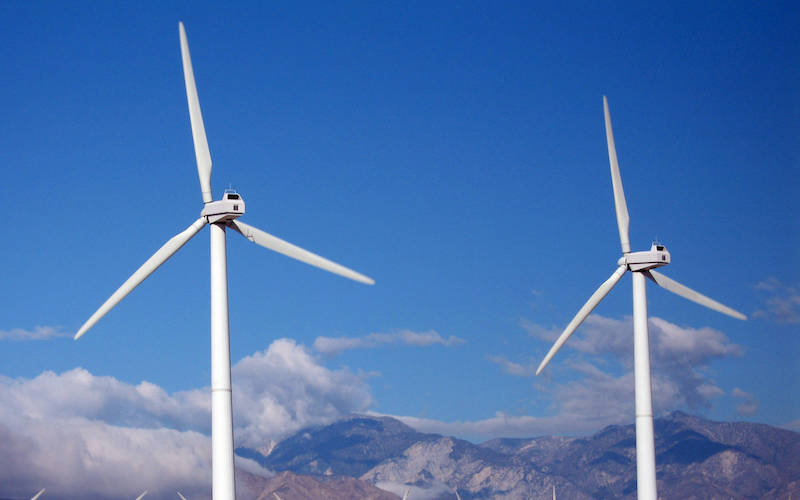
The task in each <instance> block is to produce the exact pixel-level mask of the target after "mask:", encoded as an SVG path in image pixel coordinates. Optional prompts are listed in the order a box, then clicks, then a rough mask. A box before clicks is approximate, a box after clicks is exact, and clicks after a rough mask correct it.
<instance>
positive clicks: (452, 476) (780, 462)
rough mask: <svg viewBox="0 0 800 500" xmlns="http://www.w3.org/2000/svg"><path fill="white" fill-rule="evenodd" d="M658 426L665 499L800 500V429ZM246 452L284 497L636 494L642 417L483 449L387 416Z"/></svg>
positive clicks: (681, 417) (665, 422) (668, 421)
mask: <svg viewBox="0 0 800 500" xmlns="http://www.w3.org/2000/svg"><path fill="white" fill-rule="evenodd" d="M655 431H656V455H657V456H656V460H657V477H658V488H659V497H662V498H684V499H701V498H702V499H713V498H720V499H722V498H725V499H729V498H743V499H751V498H752V499H756V498H764V499H773V498H774V499H778V498H781V499H783V498H789V496H790V495H794V496H796V497H798V498H800V434H798V433H796V432H792V431H788V430H784V429H778V428H775V427H770V426H767V425H763V424H751V423H723V422H713V421H709V420H705V419H702V418H699V417H693V416H690V415H686V414H684V413H680V412H675V413H672V414H670V415H668V416H666V417H664V418H660V419H657V420H656V428H655ZM237 453H238V454H240V455H243V456H247V457H250V458H253V459H255V460H257V461H259V462H260V463H261V464H262V465H264V466H265V467H268V468H270V469H272V470H276V471H288V472H291V473H293V474H294V475H287V474H279V475H278V476H276V478H282V479H280V480H281V481H284V483H283V486H281V487H285V488H286V489H285V490H282V491H285V492H286V494H287V496H284V495H283V494H282V493H281V490H276V491H278V494H279V495H281V498H283V499H284V500H290V499H291V498H309V499H315V498H339V497H337V496H333V493H330V492H327V490H326V492H325V493H321V492H322V489H323V487H322V486H320V487H319V488H320V489H318V490H314V489H313V488H312V489H308V490H303V491H307V493H305V494H306V495H307V496H302V494H301V493H297V494H295V493H291V494H292V495H295V496H288V495H289V492H290V491H292V492H294V491H301V486H300V485H299V483H300V482H301V481H307V480H314V481H317V482H318V483H319V484H322V485H324V487H329V488H333V489H334V490H335V489H336V488H339V487H342V488H346V489H347V490H348V494H349V495H351V496H348V497H347V498H351V499H356V498H364V499H366V498H382V497H376V496H369V495H373V494H375V493H374V492H371V491H370V492H367V491H366V489H365V490H364V491H363V492H360V490H359V488H364V487H362V486H361V484H362V483H363V482H366V483H369V484H371V485H376V486H378V487H380V488H383V489H387V490H391V491H394V492H395V493H397V492H401V491H404V489H405V487H406V486H405V485H413V486H414V487H415V489H414V490H413V492H414V494H415V495H416V497H415V498H417V499H420V500H421V499H423V498H426V499H440V500H444V499H451V498H455V493H454V492H455V489H456V488H457V489H458V492H459V494H460V495H461V498H463V499H464V500H467V499H477V498H496V499H509V500H511V499H531V498H550V495H551V488H552V486H555V487H556V490H557V492H558V498H559V499H589V498H628V499H633V498H635V497H636V460H635V435H634V428H633V425H627V426H611V427H607V428H606V429H603V430H602V431H600V432H598V433H597V434H595V435H593V436H589V437H583V438H562V437H538V438H531V439H494V440H491V441H487V442H485V443H482V444H480V445H476V444H473V443H470V442H467V441H463V440H460V439H456V438H452V437H446V436H440V435H436V434H423V433H420V432H417V431H415V430H413V429H411V428H410V427H408V426H406V425H404V424H403V423H401V422H399V421H397V420H395V419H391V418H387V417H383V418H373V417H365V416H355V417H351V418H348V419H344V420H341V421H338V422H336V423H334V424H332V425H330V426H325V427H318V428H313V429H306V430H304V431H301V432H299V433H297V434H296V435H294V436H291V437H290V438H288V439H286V440H284V441H282V442H281V443H279V444H278V445H277V446H276V447H275V448H274V449H273V450H272V451H271V453H269V455H266V456H265V455H262V454H260V453H258V452H257V451H254V450H247V449H239V450H237ZM297 474H302V475H305V476H298V475H297ZM307 476H314V477H307ZM342 476H345V477H348V478H351V480H352V481H355V478H358V479H360V480H361V481H355V482H353V483H350V484H348V485H347V486H345V483H344V482H342V483H337V481H344V479H342ZM273 480H275V478H273ZM292 485H296V486H297V487H296V488H295V487H294V486H292ZM273 486H274V485H273ZM292 488H294V489H292ZM314 491H319V492H320V495H322V496H315V495H316V493H313V492H314ZM296 495H301V496H296ZM387 495H389V496H387V497H386V498H396V497H395V496H393V495H391V494H389V493H387ZM264 498H267V497H264Z"/></svg>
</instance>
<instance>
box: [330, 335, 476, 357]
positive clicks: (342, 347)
mask: <svg viewBox="0 0 800 500" xmlns="http://www.w3.org/2000/svg"><path fill="white" fill-rule="evenodd" d="M463 343H464V340H463V339H461V338H458V337H456V336H454V335H451V336H450V337H448V338H444V337H442V336H441V335H439V333H438V332H436V331H435V330H428V331H427V332H415V331H411V330H399V331H396V332H392V333H370V334H369V335H366V336H363V337H317V338H316V339H315V340H314V349H315V350H316V351H317V352H320V353H322V354H325V355H327V356H335V355H337V354H339V353H341V352H343V351H347V350H350V349H365V348H375V347H381V346H384V345H390V344H400V345H411V346H416V347H427V346H431V345H437V344H438V345H443V346H446V347H450V346H454V345H458V344H463Z"/></svg>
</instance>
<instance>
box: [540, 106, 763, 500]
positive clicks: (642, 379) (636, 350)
mask: <svg viewBox="0 0 800 500" xmlns="http://www.w3.org/2000/svg"><path fill="white" fill-rule="evenodd" d="M603 111H604V114H605V122H606V141H607V142H608V161H609V164H610V165H611V184H612V185H613V188H614V206H615V207H616V212H617V226H618V229H619V241H620V245H621V246H622V257H620V259H619V260H618V261H617V266H618V267H617V270H616V271H614V273H613V274H612V275H611V276H610V277H609V278H608V279H607V280H606V281H605V282H604V283H603V284H602V285H600V288H598V289H597V290H596V291H595V292H594V293H593V294H592V296H591V297H589V300H588V301H587V302H586V304H584V305H583V307H581V309H580V310H579V311H578V314H576V315H575V317H574V318H572V321H570V322H569V324H568V325H567V327H566V328H565V329H564V331H563V332H562V333H561V336H560V337H558V339H557V340H556V343H555V344H553V347H551V348H550V351H549V352H548V353H547V356H545V357H544V360H542V362H541V364H540V365H539V368H538V369H537V370H536V374H537V375H538V374H539V373H541V372H542V370H543V369H544V367H545V366H547V363H549V362H550V360H551V359H552V358H553V356H555V354H556V353H557V352H558V350H559V349H561V346H562V345H564V342H566V341H567V339H568V338H569V336H570V335H572V333H573V332H574V331H575V330H576V329H577V328H578V326H580V324H581V323H582V322H583V320H585V319H586V317H587V316H589V313H591V312H592V310H593V309H594V308H595V307H596V306H597V304H599V303H600V301H601V300H603V298H604V297H605V296H606V295H607V294H608V292H610V291H611V289H612V288H614V285H616V284H617V282H618V281H619V280H620V278H622V275H623V274H625V273H626V272H627V271H631V273H632V278H633V373H634V375H633V376H634V390H635V397H636V487H637V495H638V498H639V500H656V498H657V497H656V456H655V440H654V437H653V403H652V398H651V385H650V347H649V336H648V332H647V292H646V290H645V283H646V282H645V278H648V279H650V280H651V281H653V282H654V283H655V284H657V285H658V286H660V287H662V288H665V289H667V290H669V291H670V292H672V293H675V294H677V295H680V296H681V297H683V298H685V299H689V300H691V301H692V302H697V303H698V304H700V305H703V306H706V307H708V308H710V309H713V310H715V311H718V312H721V313H723V314H727V315H728V316H732V317H734V318H736V319H741V320H745V319H747V317H746V316H745V315H744V314H742V313H740V312H738V311H734V310H733V309H731V308H730V307H727V306H725V305H722V304H720V303H719V302H717V301H715V300H712V299H710V298H708V297H706V296H705V295H702V294H700V293H697V292H695V291H694V290H692V289H690V288H688V287H686V286H684V285H681V284H680V283H678V282H677V281H674V280H672V279H670V278H667V277H666V276H664V275H663V274H661V273H659V272H657V271H656V270H655V268H656V267H661V266H666V265H667V264H669V263H670V255H669V252H668V251H667V249H666V248H665V247H664V246H663V245H659V244H655V243H654V244H653V245H652V246H651V247H650V250H646V251H643V252H631V245H630V240H629V239H628V226H629V217H628V206H627V205H626V203H625V193H624V192H623V190H622V179H621V177H620V175H619V164H618V163H617V151H616V147H615V146H614V133H613V131H612V130H611V115H610V114H609V112H608V100H607V99H606V97H605V96H603Z"/></svg>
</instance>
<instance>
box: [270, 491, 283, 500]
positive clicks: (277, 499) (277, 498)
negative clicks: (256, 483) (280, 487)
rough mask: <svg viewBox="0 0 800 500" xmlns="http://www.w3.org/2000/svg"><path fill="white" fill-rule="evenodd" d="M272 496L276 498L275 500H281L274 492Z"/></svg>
mask: <svg viewBox="0 0 800 500" xmlns="http://www.w3.org/2000/svg"><path fill="white" fill-rule="evenodd" d="M272 495H273V496H274V497H275V500H281V497H279V496H278V494H277V493H275V492H274V491H273V492H272Z"/></svg>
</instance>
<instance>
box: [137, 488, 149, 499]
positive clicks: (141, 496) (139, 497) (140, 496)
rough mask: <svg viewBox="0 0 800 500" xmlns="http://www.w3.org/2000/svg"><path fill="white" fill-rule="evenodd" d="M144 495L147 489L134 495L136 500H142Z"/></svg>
mask: <svg viewBox="0 0 800 500" xmlns="http://www.w3.org/2000/svg"><path fill="white" fill-rule="evenodd" d="M145 495H147V490H144V491H143V492H142V494H141V495H139V496H138V497H136V500H142V498H144V496H145Z"/></svg>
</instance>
